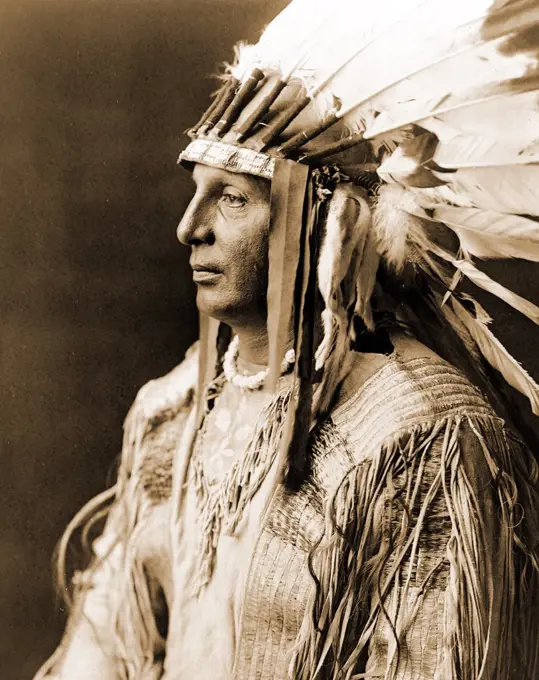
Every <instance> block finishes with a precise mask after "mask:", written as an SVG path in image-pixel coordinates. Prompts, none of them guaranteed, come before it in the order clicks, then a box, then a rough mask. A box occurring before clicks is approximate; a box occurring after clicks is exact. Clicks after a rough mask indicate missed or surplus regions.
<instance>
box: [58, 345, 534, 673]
mask: <svg viewBox="0 0 539 680" xmlns="http://www.w3.org/2000/svg"><path fill="white" fill-rule="evenodd" d="M196 362H197V358H196V353H192V354H191V355H190V356H188V357H187V359H186V360H185V361H184V362H183V363H182V364H180V366H179V367H177V368H176V369H175V370H174V371H172V372H171V373H170V374H168V375H167V376H165V377H164V378H162V379H160V380H157V381H152V382H151V383H149V384H148V385H147V386H145V387H144V388H143V389H142V390H141V391H140V393H139V395H138V397H137V399H136V401H135V404H134V406H133V408H132V410H131V412H130V414H129V416H128V418H127V420H126V427H125V442H124V450H123V458H122V465H121V469H120V474H119V481H118V486H117V500H116V502H115V504H114V505H113V507H112V509H111V511H110V514H109V519H108V521H107V525H106V528H105V531H104V532H103V534H102V536H101V537H100V538H99V539H98V540H97V541H96V542H95V544H94V550H95V553H96V555H97V559H96V560H95V563H94V565H93V566H91V567H90V568H89V569H88V570H87V571H86V572H84V573H82V574H79V575H78V578H77V579H76V580H77V583H78V586H79V587H78V595H77V600H76V601H77V606H76V607H75V608H74V611H73V612H72V615H71V617H70V624H69V626H68V629H67V632H66V635H65V637H64V640H63V643H62V645H61V646H60V648H59V650H58V651H57V653H56V655H55V657H54V664H53V668H52V670H51V675H50V677H51V678H55V680H109V679H110V680H120V679H122V680H123V679H124V678H127V679H129V680H135V679H136V680H150V679H152V680H154V679H155V680H157V679H158V678H162V679H165V680H192V679H194V678H197V680H210V679H211V680H285V678H294V679H296V678H301V679H304V680H307V679H312V678H315V677H320V678H331V679H332V680H337V678H373V679H374V678H387V679H391V680H479V679H480V678H481V679H482V680H507V679H509V678H510V679H511V680H537V678H539V666H538V661H537V656H538V655H539V651H538V642H537V640H538V637H537V635H538V632H537V628H538V619H539V609H538V608H537V570H536V569H537V562H536V560H537V549H536V543H537V537H538V534H537V529H536V520H537V513H538V511H539V507H538V501H537V470H536V464H535V461H534V459H533V457H532V456H531V454H529V452H528V451H527V449H526V448H525V447H524V446H523V445H522V444H521V442H520V441H519V440H518V439H517V438H516V437H515V436H514V435H513V434H512V433H511V432H509V431H507V430H506V429H505V427H504V422H503V421H502V420H501V419H500V418H499V417H497V416H496V415H495V414H494V413H493V411H492V410H491V408H490V407H489V405H488V404H487V403H486V401H485V399H484V398H483V396H482V395H481V394H480V393H479V391H478V390H477V389H476V388H474V387H473V386H472V385H471V384H470V383H469V382H468V380H467V379H466V378H465V377H464V376H463V375H462V374H461V373H460V372H459V371H458V370H456V369H455V368H453V367H452V366H451V365H450V364H448V363H447V362H445V361H443V360H442V359H440V358H439V357H437V356H436V355H434V354H433V353H431V352H430V351H429V350H427V349H426V348H425V347H423V346H422V345H420V344H419V343H418V342H416V341H415V340H412V339H410V338H406V337H400V338H398V339H395V351H394V353H393V354H392V355H391V356H390V357H383V356H380V355H368V356H365V355H357V360H355V361H354V364H353V366H352V367H351V369H350V372H349V374H348V376H347V377H346V379H345V381H344V383H343V386H342V389H341V391H340V394H339V397H338V400H337V403H336V405H335V407H334V408H333V410H332V411H331V413H330V415H329V416H328V417H327V418H326V419H325V420H324V421H323V422H322V423H319V424H318V425H317V426H316V427H315V428H314V430H313V431H312V433H311V439H310V447H311V452H312V471H311V474H310V476H309V478H308V480H307V482H306V483H305V484H304V485H303V486H302V487H301V488H300V489H299V490H298V491H295V492H292V491H286V490H285V489H284V488H283V487H281V486H279V485H276V483H275V477H276V467H277V464H276V457H275V452H274V449H276V448H277V446H276V442H277V441H278V434H279V430H280V424H281V418H282V414H283V413H284V407H285V405H286V399H287V398H288V397H289V393H287V390H288V392H289V387H290V383H289V381H287V380H286V379H282V380H281V384H280V387H279V390H280V392H279V394H278V395H276V396H275V397H272V396H271V395H270V396H268V395H266V394H264V393H263V392H259V393H256V394H249V395H247V396H245V394H242V393H241V391H240V390H238V389H237V388H235V387H233V386H232V385H229V384H223V383H224V381H221V383H220V384H218V385H217V387H216V386H214V388H215V389H214V393H213V395H210V396H209V397H208V405H209V406H208V409H207V414H206V418H205V423H204V425H203V428H202V430H201V432H199V433H198V436H197V441H196V442H195V446H194V450H193V455H192V458H191V460H190V461H189V464H188V466H187V469H186V470H185V471H184V472H185V477H184V479H185V480H186V483H185V484H184V485H183V486H184V487H185V488H183V489H182V490H181V492H180V493H182V494H183V502H182V506H181V507H182V511H181V514H180V518H179V522H175V521H173V517H174V507H175V504H177V503H178V498H177V496H178V489H177V488H175V484H176V487H177V482H176V469H177V467H178V466H181V465H182V461H178V460H177V458H178V455H179V451H181V446H180V445H179V442H180V441H181V440H182V436H184V434H182V433H184V430H185V429H186V427H187V422H188V420H189V418H190V417H192V411H193V399H194V392H193V390H194V387H193V386H194V385H195V384H196ZM257 419H258V422H257ZM257 433H258V434H257ZM248 441H251V444H252V445H251V446H250V447H249V446H247V449H246V442H248ZM253 442H254V444H253ZM184 465H185V462H184ZM173 478H174V479H173ZM246 489H251V493H252V497H248V498H247V500H246V501H245V500H244V501H243V504H242V501H241V500H238V498H239V497H240V496H241V494H244V495H245V494H246V493H247V492H246ZM236 496H237V498H236ZM227 499H228V500H227ZM231 499H232V500H231Z"/></svg>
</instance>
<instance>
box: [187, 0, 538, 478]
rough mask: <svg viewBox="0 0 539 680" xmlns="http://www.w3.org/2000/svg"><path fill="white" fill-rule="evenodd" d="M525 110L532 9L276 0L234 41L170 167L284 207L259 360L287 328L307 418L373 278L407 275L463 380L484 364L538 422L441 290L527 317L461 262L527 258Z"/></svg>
mask: <svg viewBox="0 0 539 680" xmlns="http://www.w3.org/2000/svg"><path fill="white" fill-rule="evenodd" d="M538 102H539V7H538V6H537V3H536V2H535V1H534V0H457V1H455V2H447V0H379V2H377V3H368V2H365V1H364V0H334V1H333V2H331V3H327V2H323V1H322V0H293V1H292V2H291V3H290V5H289V6H288V7H287V8H286V9H285V10H284V11H283V12H282V13H281V14H280V15H279V16H277V18H276V19H275V20H274V21H273V22H272V23H271V24H270V25H269V26H268V27H267V28H266V30H265V31H264V33H263V34H262V37H261V38H260V40H259V42H258V43H257V44H256V45H254V46H240V48H239V50H238V55H237V62H236V64H235V65H234V66H233V67H230V68H229V70H228V73H227V74H226V77H225V81H224V85H223V87H222V89H221V90H220V91H219V92H218V94H217V95H216V97H215V99H214V101H213V103H212V104H211V106H210V108H209V109H208V110H207V111H206V113H205V114H204V116H203V117H202V118H201V119H200V121H199V123H198V124H197V125H195V126H194V127H193V128H192V129H191V130H190V136H191V138H192V140H193V141H192V142H191V143H190V144H189V146H188V147H187V148H186V149H185V151H183V152H182V154H181V155H180V161H181V162H182V163H184V164H189V163H197V162H199V163H205V164H209V165H213V166H217V167H222V168H225V169H227V170H231V171H235V172H245V173H251V174H254V175H258V176H261V177H265V178H267V179H271V180H272V192H273V194H278V196H279V200H278V201H276V204H278V205H279V206H282V205H283V204H285V205H286V206H287V210H286V211H285V212H286V214H285V215H283V214H282V211H281V214H280V215H278V214H276V213H275V212H272V225H271V230H270V240H271V241H272V242H271V243H270V254H269V257H270V279H271V281H272V282H273V284H272V283H271V282H270V287H272V285H273V290H272V291H271V295H270V296H268V329H270V331H271V332H270V338H269V340H270V358H271V366H272V367H273V369H275V367H277V366H279V365H280V362H281V360H282V357H283V354H284V351H285V346H284V342H283V340H282V338H283V337H284V336H285V334H284V333H283V329H284V328H286V327H287V326H289V325H290V324H291V323H292V320H295V331H296V334H295V337H296V345H297V349H299V350H300V352H301V353H302V356H300V360H299V361H298V369H297V370H298V376H297V377H298V380H299V381H300V382H302V384H307V383H308V384H309V385H310V386H311V388H310V389H304V390H303V392H304V396H305V395H312V398H313V404H312V405H313V414H314V416H315V417H316V416H317V415H319V414H320V413H322V412H323V411H324V409H327V408H328V406H329V404H330V403H331V397H332V394H333V392H334V390H335V388H336V386H337V383H338V376H339V375H341V374H342V365H343V361H344V360H343V358H342V354H343V352H344V353H346V350H347V348H348V347H349V346H350V345H351V344H353V343H354V342H356V341H357V328H358V320H359V321H360V326H361V327H362V328H366V329H370V330H373V329H374V326H375V323H374V321H373V304H372V303H373V301H374V299H375V298H374V297H373V295H375V296H376V290H377V287H378V286H379V285H380V271H381V270H384V271H385V272H386V273H388V278H389V279H390V280H393V281H397V282H398V281H399V280H400V278H399V277H401V278H402V279H404V278H405V277H406V276H407V271H408V270H409V269H410V265H411V267H412V270H413V271H414V272H418V273H419V274H420V275H421V280H422V287H421V290H420V292H421V294H422V295H424V296H427V297H429V298H430V301H429V305H431V303H432V301H434V302H435V306H436V305H437V307H438V312H437V314H439V318H440V319H441V320H443V323H444V324H445V328H449V329H451V330H452V331H454V333H455V335H456V336H458V338H459V339H460V340H461V341H462V343H463V345H464V346H465V347H466V348H467V350H468V351H469V353H470V354H471V356H473V357H474V360H476V361H477V362H478V372H479V373H482V372H483V369H482V367H481V366H484V367H487V368H488V365H490V366H491V367H493V368H495V369H496V370H497V371H499V372H500V373H501V374H502V376H503V377H504V378H505V380H506V381H507V382H508V383H509V384H511V385H512V386H513V387H515V388H516V389H517V390H520V391H521V392H522V393H523V394H525V395H526V396H527V397H528V398H529V401H530V403H531V405H532V409H533V411H534V413H536V414H539V406H538V404H539V386H538V385H537V384H536V383H535V382H534V381H533V379H532V378H531V376H530V375H529V374H528V373H526V371H525V370H524V369H523V368H522V367H521V366H520V365H519V364H518V362H517V361H515V360H514V359H513V357H511V356H510V355H509V354H508V352H507V351H506V350H505V349H504V347H503V346H502V345H501V343H500V342H499V341H498V340H497V339H496V338H495V337H494V336H493V335H492V333H491V332H490V330H489V329H488V328H487V325H486V322H485V316H484V315H481V314H479V313H477V310H478V306H477V305H475V304H474V303H473V302H470V301H469V300H468V299H466V298H465V296H464V295H462V294H460V293H459V290H458V284H459V282H460V281H461V279H463V278H467V279H469V280H471V281H472V282H473V283H474V284H476V285H478V286H480V287H481V288H483V289H485V290H487V291H488V292H489V293H491V294H493V295H495V296H497V297H499V298H501V299H502V300H504V301H505V302H506V303H508V304H509V305H511V306H513V307H514V308H515V309H517V310H518V311H519V312H521V313H523V314H525V315H526V316H527V317H528V318H530V319H532V320H533V321H535V322H536V323H539V308H538V307H537V306H535V305H533V304H532V303H531V302H529V301H527V300H525V299H523V298H522V297H520V296H518V295H516V294H514V293H512V292H511V291H509V290H507V289H506V288H504V287H503V286H502V285H500V284H499V283H497V282H495V281H493V280H492V279H491V278H489V277H488V276H487V275H486V274H484V273H483V272H482V271H480V270H479V269H478V268H477V266H476V264H475V258H507V257H511V258H512V257H516V258H522V259H527V260H531V261H535V262H536V261H539V226H538V220H539V191H538V189H539V106H538ZM305 166H307V168H308V176H307V174H306V173H305ZM305 197H308V199H309V200H307V201H306V200H305ZM285 247H286V249H287V251H286V252H292V253H295V255H294V256H292V257H287V258H286V263H285V264H283V258H282V253H283V252H285V250H284V249H285ZM279 258H280V259H279ZM286 267H288V271H287V272H285V271H284V269H283V268H286ZM290 268H292V270H290ZM284 281H287V282H288V284H290V285H287V286H282V287H279V286H280V284H279V283H277V284H276V283H275V282H281V283H282V282H284ZM313 282H314V283H313ZM425 282H426V284H427V285H426V287H425ZM313 285H314V286H315V288H318V290H319V295H318V294H313V292H312V289H313ZM308 291H310V293H308ZM385 292H387V291H385ZM294 295H295V299H294ZM302 295H303V296H304V297H303V298H302V297H301V296H302ZM305 295H307V298H306V297H305ZM320 298H321V299H322V302H323V304H320ZM431 307H432V305H431ZM293 309H295V310H296V313H295V314H293ZM441 323H442V321H441ZM317 324H318V325H320V327H321V328H322V329H323V333H322V338H321V339H320V340H319V341H316V340H315V338H316V337H317V333H316V325H317ZM213 337H215V333H214V334H213ZM207 354H208V353H206V355H207ZM210 354H211V352H210ZM214 360H215V356H213V358H212V361H214ZM204 374H206V372H205V373H204ZM273 375H275V370H273ZM313 388H314V391H313ZM304 418H305V414H303V419H304ZM304 424H305V423H304ZM289 439H290V438H289ZM292 439H293V436H292ZM296 463H297V461H296ZM289 465H290V466H291V467H292V468H293V467H294V463H290V461H289ZM298 465H299V468H302V466H303V464H302V463H301V462H299V463H297V465H296V467H297V466H298ZM289 469H290V468H289Z"/></svg>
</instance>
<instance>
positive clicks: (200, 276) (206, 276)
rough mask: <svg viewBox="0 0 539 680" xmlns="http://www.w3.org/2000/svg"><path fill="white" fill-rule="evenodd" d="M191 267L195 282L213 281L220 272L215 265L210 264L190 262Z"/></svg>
mask: <svg viewBox="0 0 539 680" xmlns="http://www.w3.org/2000/svg"><path fill="white" fill-rule="evenodd" d="M191 267H192V268H193V281H194V282H195V283H214V282H215V281H216V280H217V279H218V278H219V277H220V276H221V273H222V272H221V270H220V269H219V268H218V267H217V266H215V265H210V264H204V265H202V264H192V265H191Z"/></svg>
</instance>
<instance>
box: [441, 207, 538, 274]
mask: <svg viewBox="0 0 539 680" xmlns="http://www.w3.org/2000/svg"><path fill="white" fill-rule="evenodd" d="M432 218H433V219H434V220H435V221H437V222H444V223H445V224H447V225H448V226H449V227H451V229H453V231H455V232H456V233H457V234H458V236H459V238H460V241H461V244H462V246H463V249H464V250H465V251H467V252H469V253H470V254H471V255H475V256H476V257H518V258H521V259H524V260H531V261H533V262H539V223H537V222H536V221H534V220H530V219H527V218H526V217H521V216H520V215H507V214H503V213H497V212H494V211H491V210H478V209H469V208H468V209H462V208H454V207H450V206H441V207H436V208H435V210H434V213H433V216H432Z"/></svg>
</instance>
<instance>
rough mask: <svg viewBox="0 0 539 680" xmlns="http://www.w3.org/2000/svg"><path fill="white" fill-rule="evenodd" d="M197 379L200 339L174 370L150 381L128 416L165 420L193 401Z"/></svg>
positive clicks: (142, 388)
mask: <svg viewBox="0 0 539 680" xmlns="http://www.w3.org/2000/svg"><path fill="white" fill-rule="evenodd" d="M197 380H198V342H196V343H194V344H193V345H192V346H191V347H190V348H189V349H188V350H187V352H186V354H185V358H184V359H183V361H181V362H180V363H179V364H178V365H177V366H175V367H174V368H173V369H172V370H171V371H169V372H168V373H166V374H165V375H163V376H161V377H160V378H155V379H153V380H150V381H149V382H147V383H146V384H145V385H143V386H142V387H141V388H140V390H139V391H138V393H137V396H136V398H135V401H134V402H133V406H132V407H131V409H130V411H129V414H128V416H127V421H129V419H131V418H135V417H136V419H138V420H140V419H144V420H146V421H152V420H155V419H157V420H162V419H163V418H164V417H167V416H173V415H175V414H176V413H177V412H178V411H180V410H185V409H189V408H190V407H191V405H192V403H193V400H194V395H195V389H196V385H197Z"/></svg>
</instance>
